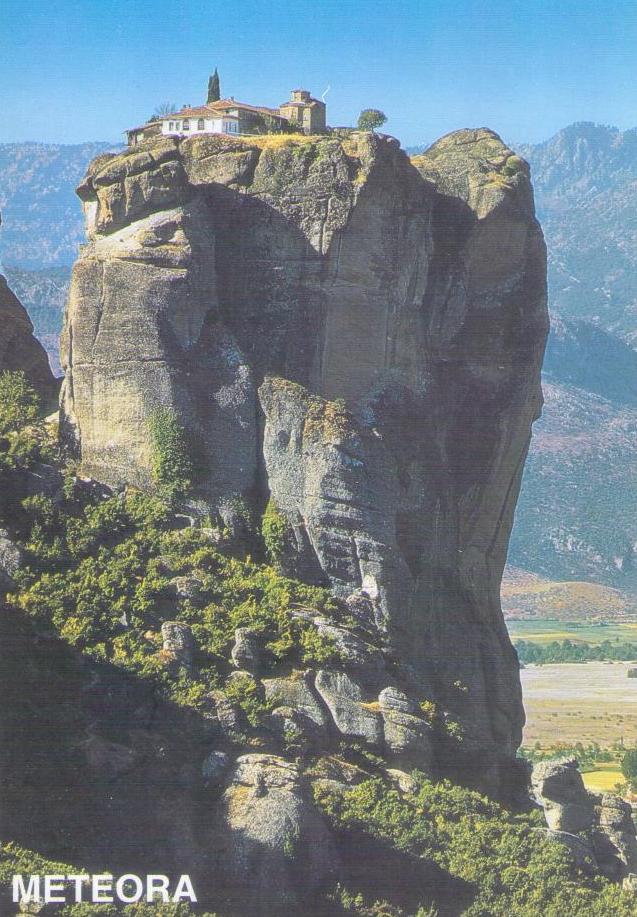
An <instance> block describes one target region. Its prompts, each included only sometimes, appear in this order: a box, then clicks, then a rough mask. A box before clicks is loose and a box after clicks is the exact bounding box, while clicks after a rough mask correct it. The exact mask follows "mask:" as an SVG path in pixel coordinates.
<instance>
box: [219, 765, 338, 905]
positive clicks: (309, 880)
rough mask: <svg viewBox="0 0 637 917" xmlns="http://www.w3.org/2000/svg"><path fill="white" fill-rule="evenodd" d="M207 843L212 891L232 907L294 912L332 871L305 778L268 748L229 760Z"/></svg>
mask: <svg viewBox="0 0 637 917" xmlns="http://www.w3.org/2000/svg"><path fill="white" fill-rule="evenodd" d="M211 846H212V848H213V850H214V851H215V855H216V859H215V869H214V891H215V894H216V896H217V898H218V899H220V900H221V901H222V902H223V908H224V913H229V914H232V915H234V914H237V915H240V914H246V913H250V914H257V913H258V914H268V915H270V914H272V915H278V914H283V913H301V912H302V909H303V908H302V905H303V903H304V902H305V903H308V902H313V901H315V896H316V894H317V892H319V891H323V892H324V891H325V890H327V889H329V888H330V887H331V885H332V884H333V883H334V881H335V879H336V876H337V872H336V870H335V866H334V864H335V862H336V853H335V849H334V844H333V841H332V839H331V837H330V833H329V831H328V828H327V825H326V823H325V822H324V820H323V819H322V817H321V816H320V815H319V813H318V811H317V810H316V809H315V807H314V806H313V805H312V802H311V790H310V786H309V783H308V781H307V780H305V779H304V778H303V777H302V775H301V774H300V773H299V769H298V767H297V766H296V765H294V764H292V763H290V762H289V761H286V760H285V759H283V758H280V757H277V756H275V755H255V754H252V755H243V756H242V757H240V758H239V759H238V760H237V762H236V766H235V768H234V770H233V771H232V773H231V774H230V776H229V778H228V782H227V787H226V789H225V792H224V794H223V796H222V798H221V801H220V804H219V814H218V820H217V822H216V823H215V824H213V826H212V830H211ZM237 890H238V891H237Z"/></svg>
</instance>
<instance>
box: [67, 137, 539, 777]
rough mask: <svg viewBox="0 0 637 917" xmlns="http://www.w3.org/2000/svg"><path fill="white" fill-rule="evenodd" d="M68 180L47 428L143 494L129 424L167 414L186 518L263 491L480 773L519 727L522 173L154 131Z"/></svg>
mask: <svg viewBox="0 0 637 917" xmlns="http://www.w3.org/2000/svg"><path fill="white" fill-rule="evenodd" d="M78 193H79V194H80V197H81V198H82V200H83V202H84V207H85V211H86V219H87V227H88V236H89V241H88V244H87V245H86V246H84V249H83V251H82V253H81V256H80V258H79V260H78V262H77V264H76V265H75V268H74V274H73V283H72V290H71V296H70V300H69V304H68V308H67V314H66V324H65V331H64V337H63V360H64V366H65V371H66V379H65V383H64V392H63V417H64V423H63V429H64V430H65V436H66V437H67V440H68V441H69V442H73V443H74V444H75V446H76V448H77V450H78V452H79V454H80V456H81V462H82V467H83V470H84V472H85V473H86V474H89V475H92V476H94V477H96V478H97V479H99V480H103V481H105V482H106V483H110V484H117V483H122V482H131V483H134V484H136V485H138V486H141V487H145V488H150V487H152V474H151V464H152V456H151V451H152V450H151V435H150V431H149V418H150V417H151V415H152V413H153V411H154V410H155V409H156V408H157V407H159V406H162V407H168V408H171V409H173V410H174V412H175V413H176V415H177V416H178V418H179V421H180V423H181V424H182V425H183V427H184V428H185V430H186V432H187V435H188V437H189V440H190V442H191V443H192V448H193V453H194V454H196V456H197V467H198V469H199V473H198V479H197V482H196V488H197V497H198V499H199V501H200V504H201V505H202V506H203V507H205V509H206V511H209V512H212V513H213V514H217V515H218V516H220V517H221V518H222V519H223V520H224V521H225V522H226V523H227V524H232V519H233V512H234V510H233V507H234V508H236V506H237V502H238V501H241V502H242V503H243V504H245V505H247V506H248V507H250V508H251V509H252V510H253V512H254V513H255V514H258V513H259V512H261V511H262V509H263V506H264V504H265V501H266V500H267V499H268V497H270V496H271V498H272V499H273V501H274V503H275V505H276V507H277V509H278V511H279V512H280V514H281V515H282V516H283V517H284V519H285V520H286V522H287V523H288V526H289V529H290V538H289V539H288V548H289V554H290V556H289V557H288V558H287V562H288V564H289V565H290V567H291V568H292V569H294V571H295V572H296V574H297V575H298V576H300V577H301V578H304V579H306V580H308V581H312V582H319V583H325V584H327V585H330V586H331V587H332V588H333V589H334V591H335V593H336V594H337V595H338V596H339V597H341V598H347V597H348V596H350V595H351V594H352V593H355V592H358V593H363V594H364V595H365V596H366V597H367V598H368V599H369V601H370V602H371V608H372V618H373V626H374V627H375V629H376V631H377V632H378V634H380V635H381V637H382V640H383V642H384V645H385V647H386V651H387V655H388V658H390V657H391V658H392V659H393V660H394V665H395V669H394V673H395V678H394V681H397V682H399V683H400V685H401V686H402V688H404V689H405V690H406V691H407V693H408V694H409V696H410V697H411V698H416V699H417V698H432V699H433V700H434V701H435V703H436V704H438V705H439V706H440V709H444V710H446V711H448V712H449V715H450V716H451V717H453V719H455V720H457V721H458V722H459V723H460V725H461V727H462V729H463V733H464V740H463V743H462V744H463V748H464V754H465V758H466V762H470V763H468V764H467V766H472V767H474V768H476V769H478V770H479V769H482V772H483V773H484V774H485V775H491V777H492V779H493V781H495V782H497V781H498V779H499V776H498V774H499V772H500V769H501V764H502V762H503V761H510V759H511V757H512V756H513V755H514V753H515V750H516V748H517V746H518V745H519V742H520V739H521V728H522V724H523V711H522V705H521V693H520V683H519V677H518V666H517V659H516V656H515V652H514V650H513V648H512V646H511V644H510V641H509V638H508V636H507V633H506V629H505V626H504V623H503V619H502V614H501V610H500V603H499V585H500V578H501V574H502V569H503V566H504V561H505V556H506V550H507V544H508V538H509V533H510V528H511V523H512V518H513V512H514V508H515V503H516V499H517V495H518V490H519V486H520V479H521V474H522V468H523V464H524V459H525V456H526V451H527V448H528V443H529V437H530V431H531V424H532V422H533V420H534V419H535V418H536V417H537V416H538V414H539V411H540V406H541V390H540V365H541V360H542V354H543V349H544V342H545V337H546V332H547V323H548V320H547V311H546V283H545V277H546V259H545V248H544V243H543V239H542V233H541V230H540V228H539V225H538V223H537V221H536V219H535V216H534V209H533V195H532V189H531V185H530V181H529V173H528V167H527V166H526V164H525V163H524V162H523V161H522V160H520V159H519V158H518V157H516V156H514V155H513V154H512V152H511V151H510V150H509V149H507V147H506V146H505V145H504V144H503V143H502V142H501V140H500V139H499V138H498V137H497V135H496V134H494V133H492V132H491V131H488V130H477V131H459V132H457V133H454V134H450V135H449V136H447V137H445V138H443V139H442V140H440V141H438V142H437V143H436V144H434V146H433V147H431V148H430V149H429V150H428V151H427V152H426V153H425V154H424V155H422V156H419V157H416V158H415V159H414V160H412V161H410V159H409V158H408V157H407V156H406V155H405V154H404V153H403V152H402V151H401V150H400V148H399V147H398V145H397V143H396V142H395V141H394V140H392V139H391V138H386V137H379V136H375V135H373V134H368V133H353V134H350V135H348V136H347V137H346V138H333V137H331V136H329V135H328V136H324V137H320V138H318V137H317V138H306V139H305V140H303V141H297V140H284V139H282V138H263V139H261V140H255V141H254V142H251V141H249V140H246V141H245V142H243V141H234V140H230V139H225V138H219V137H210V136H208V137H193V138H190V139H188V140H184V141H181V142H180V143H178V142H177V141H173V140H167V139H159V140H157V141H156V142H150V143H148V144H147V145H146V146H145V147H143V148H141V149H139V148H137V149H136V150H135V151H129V152H126V153H124V154H121V155H117V156H106V157H100V158H98V159H97V160H95V161H94V162H93V164H92V165H91V167H90V168H89V171H88V174H87V176H86V179H85V180H84V182H83V184H82V185H81V186H80V188H79V189H78ZM388 683H389V682H388V681H387V680H386V681H385V684H388ZM383 687H384V685H383V684H378V685H377V688H383ZM440 753H441V754H444V750H443V751H442V752H440ZM427 756H428V759H430V758H431V749H430V747H429V746H428V747H427ZM457 758H458V760H457V761H455V762H454V763H456V764H458V766H459V767H461V766H462V765H461V759H462V758H463V754H460V755H459V756H457ZM448 763H449V766H451V762H448Z"/></svg>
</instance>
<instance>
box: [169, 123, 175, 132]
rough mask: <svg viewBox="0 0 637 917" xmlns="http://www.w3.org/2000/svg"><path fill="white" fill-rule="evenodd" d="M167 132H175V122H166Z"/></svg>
mask: <svg viewBox="0 0 637 917" xmlns="http://www.w3.org/2000/svg"><path fill="white" fill-rule="evenodd" d="M168 130H169V131H174V130H175V122H174V121H169V122H168Z"/></svg>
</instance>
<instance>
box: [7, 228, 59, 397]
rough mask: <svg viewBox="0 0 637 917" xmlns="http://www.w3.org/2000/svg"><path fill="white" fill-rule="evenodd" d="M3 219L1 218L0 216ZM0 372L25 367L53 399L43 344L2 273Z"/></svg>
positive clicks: (39, 388) (33, 381)
mask: <svg viewBox="0 0 637 917" xmlns="http://www.w3.org/2000/svg"><path fill="white" fill-rule="evenodd" d="M0 222H2V221H1V220H0ZM0 329H1V332H0V372H2V371H3V370H12V371H15V370H22V371H23V372H24V373H25V374H26V376H27V378H28V379H29V381H30V382H31V384H32V385H33V386H34V387H35V388H36V389H37V391H38V393H39V394H40V396H41V397H43V398H45V399H47V400H48V399H50V397H51V395H52V394H53V389H54V379H53V373H52V372H51V368H50V366H49V361H48V358H47V355H46V353H45V351H44V348H43V347H42V345H41V344H40V343H39V341H37V340H36V339H35V337H34V336H33V325H32V324H31V321H30V319H29V316H28V315H27V312H26V309H24V307H23V306H22V305H21V304H20V302H19V301H18V299H17V297H16V296H15V295H14V294H13V293H12V291H11V289H10V288H9V285H8V284H7V281H6V279H5V278H4V277H3V276H2V274H0Z"/></svg>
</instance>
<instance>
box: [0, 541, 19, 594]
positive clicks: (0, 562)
mask: <svg viewBox="0 0 637 917" xmlns="http://www.w3.org/2000/svg"><path fill="white" fill-rule="evenodd" d="M22 563H23V556H22V551H21V549H20V548H19V547H18V545H17V544H16V543H15V542H14V541H12V539H11V538H10V537H9V533H8V532H7V530H6V529H0V592H7V591H9V590H10V589H12V588H13V586H14V582H13V577H14V575H15V574H16V573H17V572H18V570H19V569H20V567H21V566H22Z"/></svg>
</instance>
